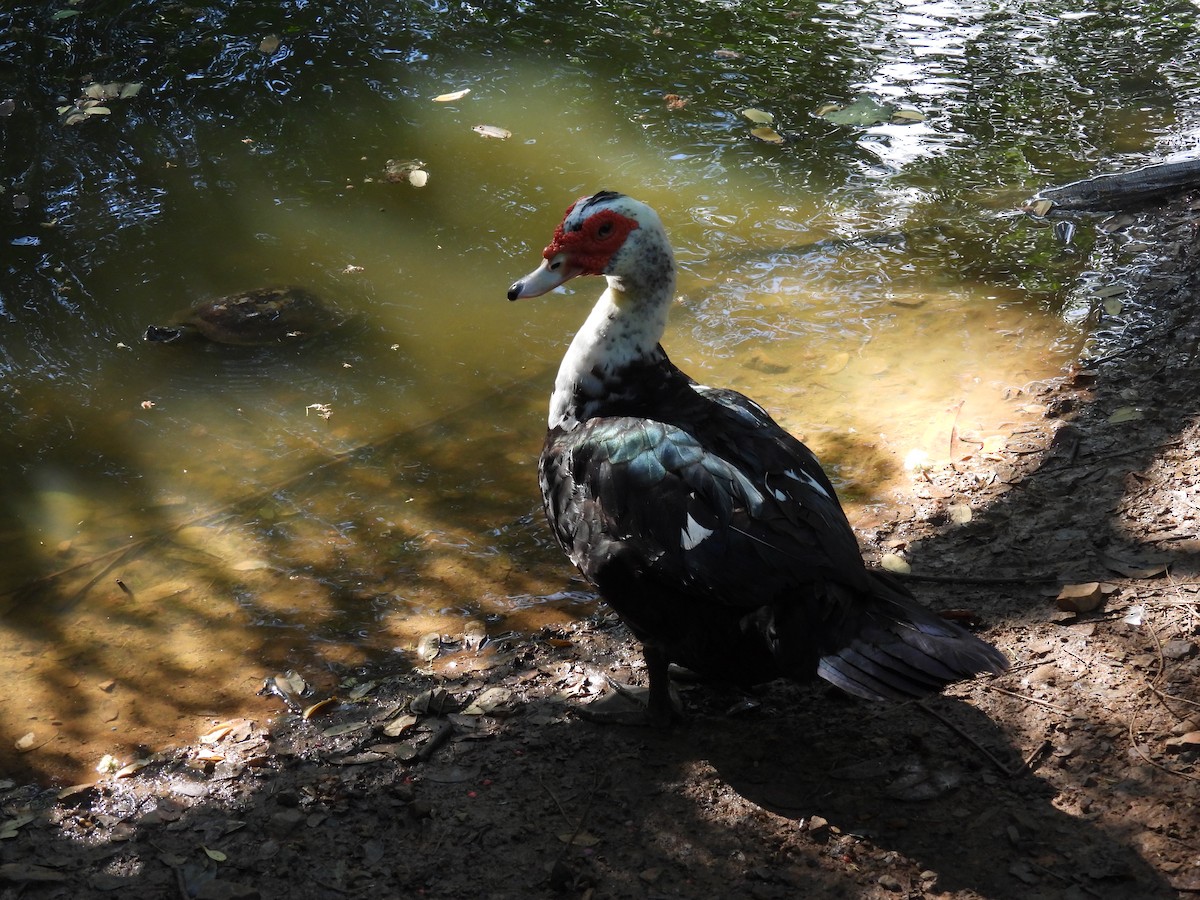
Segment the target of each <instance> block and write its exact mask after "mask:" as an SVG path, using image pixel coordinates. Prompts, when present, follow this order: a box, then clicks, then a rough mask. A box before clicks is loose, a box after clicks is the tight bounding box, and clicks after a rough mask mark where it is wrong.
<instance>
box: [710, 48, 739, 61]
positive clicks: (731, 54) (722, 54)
mask: <svg viewBox="0 0 1200 900" xmlns="http://www.w3.org/2000/svg"><path fill="white" fill-rule="evenodd" d="M713 56H715V57H716V58H717V59H741V58H742V54H741V53H740V52H739V51H737V50H714V51H713Z"/></svg>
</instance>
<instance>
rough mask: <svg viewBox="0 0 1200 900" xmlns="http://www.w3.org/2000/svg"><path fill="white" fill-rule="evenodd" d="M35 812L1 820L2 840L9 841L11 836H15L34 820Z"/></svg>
mask: <svg viewBox="0 0 1200 900" xmlns="http://www.w3.org/2000/svg"><path fill="white" fill-rule="evenodd" d="M34 818H35V817H34V814H33V813H23V814H21V815H19V816H16V817H15V818H12V819H6V820H5V821H3V822H0V841H7V840H9V839H10V838H15V837H16V836H17V832H18V831H20V830H21V829H22V828H24V827H25V826H26V825H28V824H29V823H30V822H32V821H33V820H34Z"/></svg>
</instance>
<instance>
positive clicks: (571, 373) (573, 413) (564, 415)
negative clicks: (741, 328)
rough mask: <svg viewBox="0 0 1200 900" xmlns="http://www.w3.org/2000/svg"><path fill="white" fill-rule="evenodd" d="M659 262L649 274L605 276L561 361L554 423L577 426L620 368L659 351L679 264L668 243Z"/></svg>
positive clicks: (551, 420)
mask: <svg viewBox="0 0 1200 900" xmlns="http://www.w3.org/2000/svg"><path fill="white" fill-rule="evenodd" d="M655 261H656V262H657V263H658V265H657V266H656V267H655V269H656V271H654V272H653V273H652V276H651V277H649V278H642V279H639V278H637V277H636V276H633V277H630V276H625V277H618V276H613V275H608V276H606V279H607V281H608V288H607V290H605V291H604V293H603V294H601V295H600V299H599V300H598V301H597V303H596V305H595V306H594V307H593V308H592V311H591V313H590V314H589V315H588V317H587V321H585V322H584V323H583V327H582V328H580V329H579V332H578V333H577V334H576V335H575V338H574V340H572V341H571V346H570V347H569V348H568V349H567V353H566V355H565V356H564V357H563V361H562V365H561V366H559V369H558V377H557V378H556V379H555V381H554V393H553V394H552V395H551V397H550V416H549V419H548V425H549V426H550V427H551V428H554V427H555V426H562V427H564V428H568V429H570V428H574V427H575V425H576V424H578V423H579V421H580V420H582V419H584V418H586V417H587V415H586V406H587V403H586V400H587V398H595V399H602V398H603V397H604V394H605V392H606V391H607V390H610V389H611V385H610V382H611V381H612V380H613V379H614V378H619V373H620V371H621V370H622V369H624V368H625V367H627V366H629V365H630V364H631V363H634V362H637V361H639V360H645V359H648V358H649V357H651V356H653V355H654V354H655V353H656V352H657V347H658V343H659V341H660V340H661V339H662V335H663V331H664V330H665V329H666V327H667V314H668V312H669V311H670V308H671V301H672V299H673V298H674V296H675V265H674V260H673V259H672V258H671V253H670V249H669V248H668V249H667V252H666V256H665V258H664V257H662V256H659V257H658V259H656V260H655ZM664 262H665V265H664ZM580 395H582V398H583V399H584V401H585V402H584V403H583V404H582V406H583V407H584V408H582V409H581V408H579V406H580V404H579V403H578V402H577V401H578V400H579V399H580Z"/></svg>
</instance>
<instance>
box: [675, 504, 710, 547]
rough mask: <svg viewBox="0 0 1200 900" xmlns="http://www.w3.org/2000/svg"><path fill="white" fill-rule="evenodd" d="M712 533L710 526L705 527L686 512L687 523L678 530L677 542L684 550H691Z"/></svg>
mask: <svg viewBox="0 0 1200 900" xmlns="http://www.w3.org/2000/svg"><path fill="white" fill-rule="evenodd" d="M712 533H713V530H712V529H711V528H705V527H704V526H703V525H701V524H700V523H699V522H697V521H696V520H695V519H693V518H692V514H691V513H688V517H687V524H686V525H685V526H684V527H683V530H682V531H680V532H679V543H680V545H682V547H683V549H684V550H691V549H693V548H694V547H697V546H699V545H700V542H701V541H703V540H704V539H705V538H706V537H708V536H709V535H710V534H712Z"/></svg>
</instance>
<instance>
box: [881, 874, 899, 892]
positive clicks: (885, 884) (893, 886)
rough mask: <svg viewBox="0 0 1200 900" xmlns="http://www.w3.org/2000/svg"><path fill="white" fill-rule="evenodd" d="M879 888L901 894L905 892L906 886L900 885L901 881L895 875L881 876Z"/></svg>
mask: <svg viewBox="0 0 1200 900" xmlns="http://www.w3.org/2000/svg"><path fill="white" fill-rule="evenodd" d="M879 886H880V887H881V888H883V889H884V890H887V891H895V892H896V893H899V892H900V891H902V890H904V885H903V884H901V883H900V879H899V878H897V877H896V876H895V875H880V876H879Z"/></svg>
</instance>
